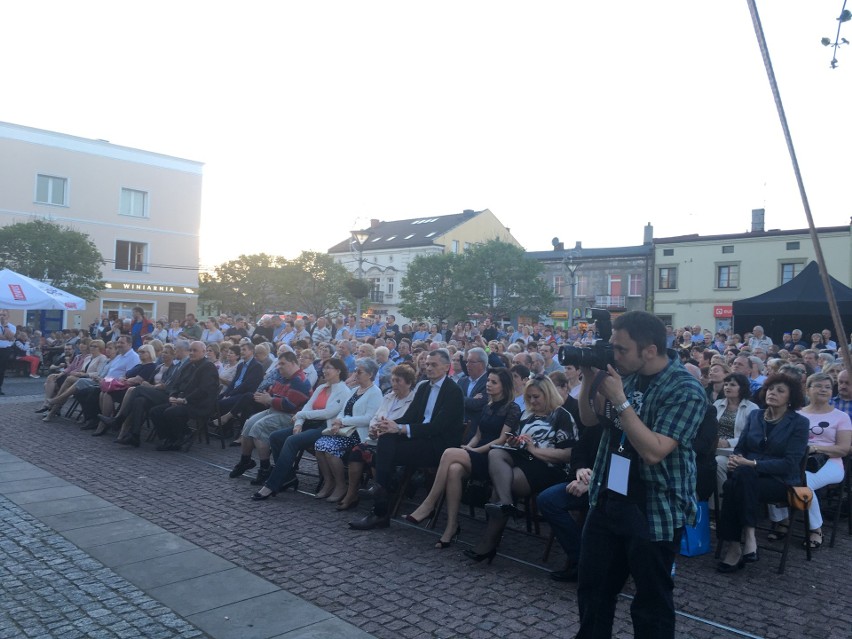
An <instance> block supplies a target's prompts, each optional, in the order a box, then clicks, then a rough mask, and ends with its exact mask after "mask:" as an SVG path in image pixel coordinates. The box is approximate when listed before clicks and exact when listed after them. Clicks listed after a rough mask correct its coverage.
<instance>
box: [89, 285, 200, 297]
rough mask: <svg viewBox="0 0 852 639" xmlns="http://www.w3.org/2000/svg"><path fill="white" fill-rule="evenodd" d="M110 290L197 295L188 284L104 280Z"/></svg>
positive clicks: (105, 286)
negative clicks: (174, 284)
mask: <svg viewBox="0 0 852 639" xmlns="http://www.w3.org/2000/svg"><path fill="white" fill-rule="evenodd" d="M104 288H105V289H106V290H108V291H130V292H137V293H179V294H184V295H195V289H191V288H189V287H186V286H170V285H168V284H146V283H144V282H104Z"/></svg>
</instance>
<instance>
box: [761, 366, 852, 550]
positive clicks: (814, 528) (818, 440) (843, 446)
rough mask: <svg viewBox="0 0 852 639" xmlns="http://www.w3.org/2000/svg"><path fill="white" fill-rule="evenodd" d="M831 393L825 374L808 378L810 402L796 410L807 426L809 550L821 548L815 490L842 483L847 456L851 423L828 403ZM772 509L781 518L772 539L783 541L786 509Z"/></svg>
mask: <svg viewBox="0 0 852 639" xmlns="http://www.w3.org/2000/svg"><path fill="white" fill-rule="evenodd" d="M831 393H832V386H831V377H829V376H828V375H826V374H825V373H816V374H815V375H811V376H810V377H808V381H807V396H808V400H809V401H810V403H809V404H808V405H807V406H805V407H804V408H803V409H802V410H800V411H799V414H800V415H802V416H804V417H805V418H806V419H807V420H808V422H809V425H810V432H809V435H808V463H807V470H806V472H805V478H806V479H807V484H808V487H809V488H810V489H811V490H813V491H814V498H813V501H812V502H811V505H810V508H809V509H808V523H809V524H810V534H809V535H808V539H806V540H804V542H803V543H804V544H807V545H809V546H810V547H811V548H813V549H816V548H819V547H820V546H822V513H821V512H820V509H819V499H818V498H817V495H816V491H817V490H819V489H820V488H822V487H824V486H828V485H830V484H838V483H840V482H842V481H843V476H844V471H843V458H844V457H845V456H846V455H848V454H849V452H850V446H852V422H850V419H849V415H848V414H846V413H845V412H843V411H841V410H837V409H836V408H833V407H832V406H831V405H830V404H829V401H830V400H831ZM774 510H775V512H776V513H777V516H780V517H782V518H784V519H783V521H780V522H779V523H777V524H776V526H775V527H776V531H775V532H776V534H775V535H774V536H773V539H783V537H784V536H785V534H786V533H787V530H788V528H789V522H788V521H787V519H786V517H787V509H786V508H777V509H774Z"/></svg>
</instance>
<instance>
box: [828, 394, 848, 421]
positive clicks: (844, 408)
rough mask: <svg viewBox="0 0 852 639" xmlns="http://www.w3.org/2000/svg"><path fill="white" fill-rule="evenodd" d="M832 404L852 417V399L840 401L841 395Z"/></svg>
mask: <svg viewBox="0 0 852 639" xmlns="http://www.w3.org/2000/svg"><path fill="white" fill-rule="evenodd" d="M830 404H831V405H832V406H834V407H835V408H836V409H837V410H842V411H843V412H844V413H846V414H847V415H849V417H852V399H840V395H838V396H837V397H835V398H833V399H832V400H831V402H830Z"/></svg>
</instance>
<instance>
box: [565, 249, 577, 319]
mask: <svg viewBox="0 0 852 639" xmlns="http://www.w3.org/2000/svg"><path fill="white" fill-rule="evenodd" d="M562 265H563V266H564V267H565V270H567V271H568V275H569V277H570V286H571V302H570V305H569V306H568V328H572V327H573V326H574V288H575V286H576V283H577V269H578V268H580V261H579V260H575V259H574V254H573V253H569V254H568V257H566V258H565V259H563V260H562Z"/></svg>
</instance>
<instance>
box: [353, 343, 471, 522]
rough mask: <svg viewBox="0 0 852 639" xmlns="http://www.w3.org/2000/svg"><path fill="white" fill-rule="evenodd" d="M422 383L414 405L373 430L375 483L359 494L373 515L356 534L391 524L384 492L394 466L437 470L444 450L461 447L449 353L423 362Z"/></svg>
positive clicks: (460, 398)
mask: <svg viewBox="0 0 852 639" xmlns="http://www.w3.org/2000/svg"><path fill="white" fill-rule="evenodd" d="M425 367H426V378H427V379H426V381H424V382H421V384H420V385H419V386H418V387H417V391H416V393H415V395H414V400H413V401H412V402H411V406H409V408H408V410H407V411H406V412H405V414H404V415H403V416H402V417H400V418H399V419H398V420H397V421H393V420H390V419H382V420H380V421H379V422H378V424H377V425H376V430H377V431H378V436H379V437H378V445H377V446H376V482H375V484H374V485H373V486H372V487H371V488H370V489H369V490H364V491H360V493H361V494H362V495H363V496H364V497H369V498H372V499H373V500H374V506H373V511H372V512H371V513H370V514H369V515H367V516H366V517H364V518H362V519H359V520H357V521H353V522H351V523H350V524H349V526H350V527H351V528H353V529H355V530H372V529H373V528H387V527H388V526H389V525H390V511H389V508H388V498H389V495H388V492H387V489H386V488H385V487H386V486H387V485H388V484H389V482H390V479H391V476H392V475H393V472H394V469H395V468H396V467H397V466H437V465H438V463H439V462H440V461H441V455H442V454H443V452H444V451H445V450H446V449H447V448H452V447H454V446H458V445H460V444H461V438H462V431H463V428H464V425H463V421H462V420H463V418H464V395H463V394H462V392H461V389H460V388H459V387H458V384H456V383H455V382H454V381H453V380H452V379H451V378H450V377H449V376H448V375H447V373H448V372H449V370H450V354H449V352H448V351H447V350H446V349H443V348H439V349H437V350H434V351H432V352H431V353H429V356H428V357H427V358H426V365H425Z"/></svg>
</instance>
